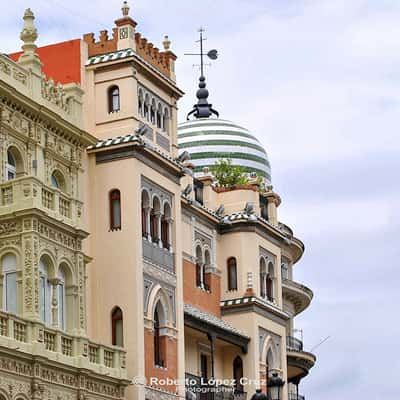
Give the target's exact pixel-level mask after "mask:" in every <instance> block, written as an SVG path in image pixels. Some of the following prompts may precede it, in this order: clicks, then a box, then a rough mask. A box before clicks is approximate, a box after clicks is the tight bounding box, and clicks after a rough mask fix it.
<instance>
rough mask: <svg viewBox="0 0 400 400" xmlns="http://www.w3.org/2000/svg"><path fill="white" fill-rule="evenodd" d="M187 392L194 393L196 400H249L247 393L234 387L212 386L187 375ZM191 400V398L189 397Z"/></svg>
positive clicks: (198, 378) (196, 377)
mask: <svg viewBox="0 0 400 400" xmlns="http://www.w3.org/2000/svg"><path fill="white" fill-rule="evenodd" d="M185 377H186V382H187V384H188V385H187V386H186V390H187V391H188V392H191V393H192V396H193V399H196V400H247V393H246V392H243V391H241V390H237V389H235V388H234V387H232V386H226V385H218V386H212V385H207V384H205V383H202V379H201V378H200V377H199V376H196V375H192V374H185ZM189 398H190V397H189Z"/></svg>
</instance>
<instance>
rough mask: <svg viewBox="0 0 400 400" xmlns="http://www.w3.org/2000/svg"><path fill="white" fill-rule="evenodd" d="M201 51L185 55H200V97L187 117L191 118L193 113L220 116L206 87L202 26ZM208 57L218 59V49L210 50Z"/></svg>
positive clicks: (198, 92)
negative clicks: (209, 101)
mask: <svg viewBox="0 0 400 400" xmlns="http://www.w3.org/2000/svg"><path fill="white" fill-rule="evenodd" d="M199 32H200V40H199V42H200V53H199V54H193V53H187V54H185V55H191V56H193V55H196V56H200V71H201V73H200V78H199V89H198V90H197V92H196V97H197V99H198V101H197V104H195V105H194V106H193V110H192V111H190V113H189V114H188V115H187V119H188V120H189V119H190V116H191V115H193V116H194V117H195V118H210V117H211V115H212V114H214V115H216V116H217V117H219V113H218V111H216V110H214V109H213V108H212V104H209V103H208V96H209V91H208V90H207V88H206V86H207V85H206V78H205V76H204V67H205V64H204V55H205V54H204V49H203V42H204V41H205V40H206V39H205V38H204V37H203V32H204V29H203V28H200V30H199ZM206 55H207V57H208V58H210V59H211V60H216V59H217V58H218V51H217V50H210V51H209V52H208V53H207V54H206Z"/></svg>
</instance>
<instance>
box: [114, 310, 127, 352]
mask: <svg viewBox="0 0 400 400" xmlns="http://www.w3.org/2000/svg"><path fill="white" fill-rule="evenodd" d="M111 329H112V344H113V345H114V346H120V347H124V328H123V316H122V310H121V309H120V308H119V307H115V308H114V310H113V312H112V315H111Z"/></svg>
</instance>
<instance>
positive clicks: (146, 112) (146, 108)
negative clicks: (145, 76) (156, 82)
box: [143, 95, 150, 121]
mask: <svg viewBox="0 0 400 400" xmlns="http://www.w3.org/2000/svg"><path fill="white" fill-rule="evenodd" d="M149 102H150V97H149V95H146V97H145V99H144V104H143V117H144V118H146V119H147V121H148V120H149V119H150V113H149Z"/></svg>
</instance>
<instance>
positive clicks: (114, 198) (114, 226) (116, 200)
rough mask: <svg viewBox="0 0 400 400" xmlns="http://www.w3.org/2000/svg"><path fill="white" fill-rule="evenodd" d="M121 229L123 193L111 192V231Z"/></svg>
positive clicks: (116, 190)
mask: <svg viewBox="0 0 400 400" xmlns="http://www.w3.org/2000/svg"><path fill="white" fill-rule="evenodd" d="M118 229H121V193H120V191H119V190H118V189H115V190H112V191H111V192H110V230H111V231H115V230H118Z"/></svg>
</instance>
